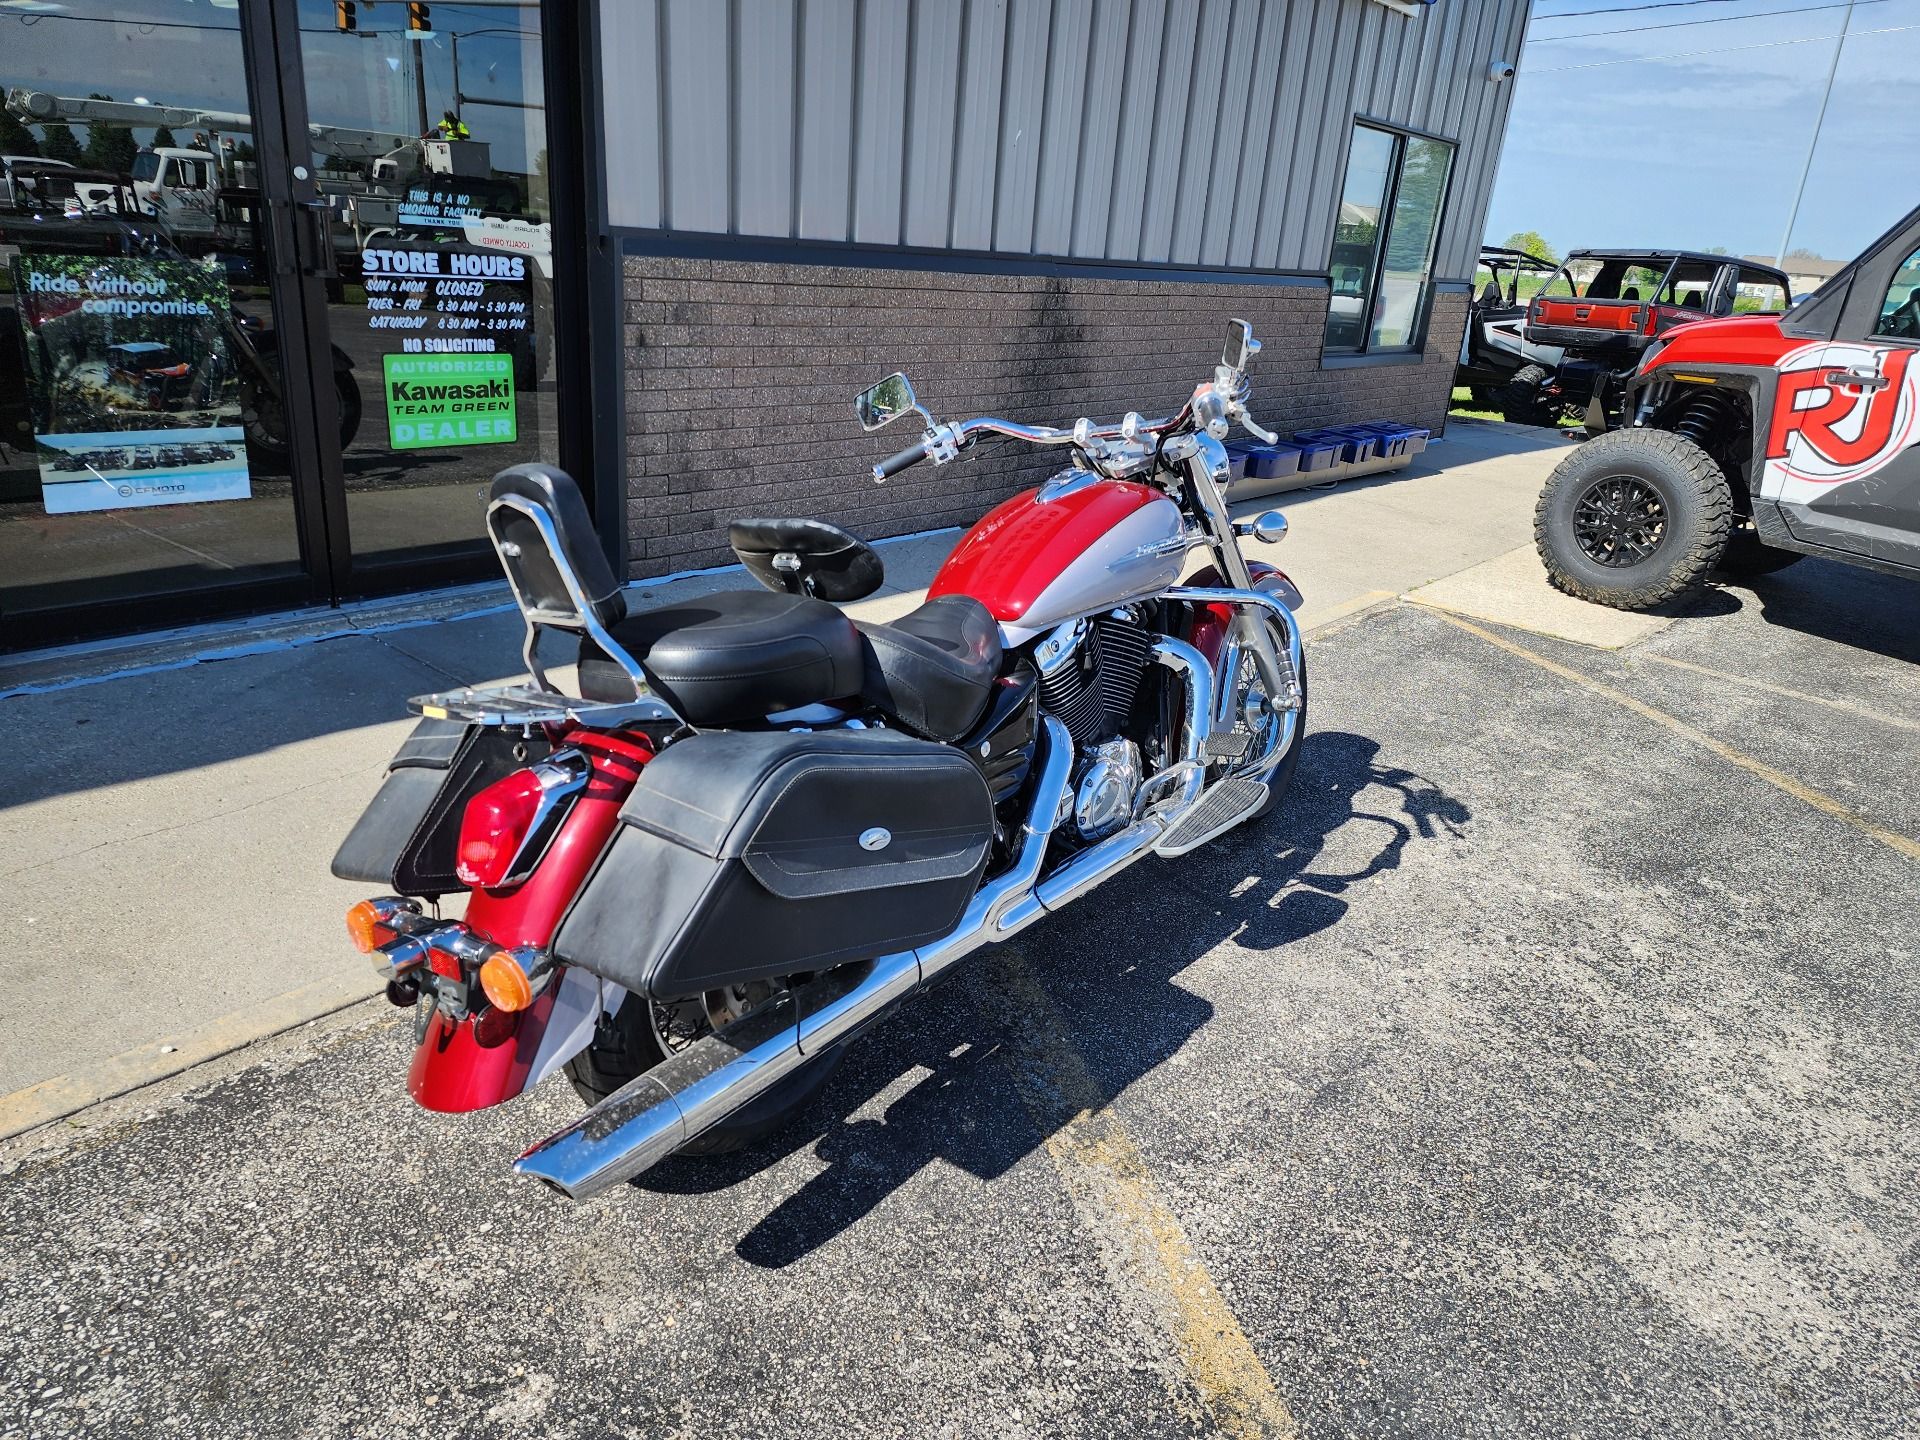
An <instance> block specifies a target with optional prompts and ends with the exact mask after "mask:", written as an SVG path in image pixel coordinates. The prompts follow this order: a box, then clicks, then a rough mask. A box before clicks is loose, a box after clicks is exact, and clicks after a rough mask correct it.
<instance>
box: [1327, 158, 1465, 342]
mask: <svg viewBox="0 0 1920 1440" xmlns="http://www.w3.org/2000/svg"><path fill="white" fill-rule="evenodd" d="M1453 148H1454V147H1453V146H1452V145H1451V144H1449V143H1448V142H1447V141H1444V140H1434V139H1430V138H1428V137H1426V136H1421V135H1406V134H1402V133H1399V132H1397V131H1392V130H1385V129H1382V128H1380V127H1378V126H1375V125H1367V124H1358V125H1355V126H1354V131H1353V146H1352V148H1351V150H1350V151H1349V152H1348V156H1347V176H1346V184H1345V185H1344V187H1343V188H1342V191H1341V197H1340V214H1339V218H1338V219H1337V220H1336V222H1335V225H1334V240H1333V255H1332V258H1331V261H1330V262H1329V265H1328V270H1329V274H1330V278H1331V281H1332V295H1331V298H1330V300H1329V303H1328V308H1327V333H1326V348H1327V349H1328V350H1329V351H1337V352H1347V353H1359V352H1363V351H1364V352H1367V353H1374V352H1381V351H1395V350H1415V349H1418V348H1419V346H1420V344H1421V342H1422V341H1423V339H1424V338H1425V337H1424V335H1423V334H1422V329H1423V327H1424V325H1425V320H1426V314H1427V298H1428V293H1429V291H1430V289H1431V286H1432V282H1433V252H1434V244H1435V241H1436V238H1437V237H1438V235H1439V231H1440V219H1441V216H1442V214H1443V213H1444V210H1445V206H1446V195H1447V180H1448V177H1449V174H1450V173H1451V170H1452V166H1453Z"/></svg>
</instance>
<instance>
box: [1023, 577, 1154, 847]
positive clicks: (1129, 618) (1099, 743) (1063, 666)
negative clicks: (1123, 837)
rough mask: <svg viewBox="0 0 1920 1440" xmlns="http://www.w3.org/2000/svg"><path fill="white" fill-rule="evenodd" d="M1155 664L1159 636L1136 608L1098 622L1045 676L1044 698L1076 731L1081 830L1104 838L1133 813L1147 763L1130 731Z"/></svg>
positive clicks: (1090, 837)
mask: <svg viewBox="0 0 1920 1440" xmlns="http://www.w3.org/2000/svg"><path fill="white" fill-rule="evenodd" d="M1152 663H1153V640H1152V637H1151V636H1149V635H1148V633H1147V631H1146V628H1145V627H1144V626H1142V625H1141V624H1140V622H1139V621H1138V620H1136V619H1135V618H1134V616H1133V615H1132V613H1131V612H1129V611H1126V610H1115V611H1112V612H1110V613H1108V614H1106V615H1102V616H1101V617H1100V618H1099V619H1097V620H1094V621H1092V622H1091V623H1090V624H1089V625H1088V626H1087V629H1086V632H1085V634H1084V635H1083V636H1082V637H1081V638H1080V642H1079V644H1078V645H1077V646H1076V647H1075V649H1074V650H1073V652H1072V653H1071V654H1070V655H1068V656H1066V657H1063V659H1062V660H1061V661H1059V662H1057V663H1055V664H1053V665H1051V666H1047V667H1044V668H1043V669H1042V671H1041V675H1040V700H1041V704H1042V705H1043V706H1044V707H1045V708H1046V710H1047V712H1048V713H1049V714H1052V715H1054V716H1056V717H1057V718H1058V719H1059V720H1060V722H1061V723H1062V724H1064V725H1065V726H1066V727H1067V732H1068V733H1069V734H1070V735H1072V736H1073V740H1074V745H1075V747H1076V748H1077V749H1078V751H1079V755H1080V759H1079V763H1078V765H1077V766H1076V768H1075V774H1074V789H1073V797H1074V799H1073V822H1074V830H1075V832H1076V833H1077V835H1078V836H1079V838H1080V839H1081V840H1083V841H1088V842H1091V841H1094V840H1100V839H1104V838H1105V837H1106V836H1108V835H1111V834H1113V833H1114V831H1116V830H1119V829H1121V828H1123V827H1124V826H1125V825H1126V824H1127V823H1128V822H1129V821H1131V820H1132V819H1133V798H1134V795H1135V794H1136V793H1137V792H1138V791H1139V789H1140V784H1141V781H1142V780H1143V779H1144V778H1145V770H1144V766H1143V764H1142V761H1141V755H1140V747H1139V746H1138V745H1136V744H1135V743H1134V742H1133V741H1131V740H1129V739H1126V738H1125V737H1124V735H1123V734H1122V732H1123V731H1124V730H1125V729H1126V728H1127V725H1128V722H1129V720H1130V719H1131V717H1132V715H1133V707H1134V701H1135V699H1136V698H1137V697H1138V695H1139V693H1140V685H1141V682H1142V680H1143V679H1144V678H1145V676H1146V671H1147V666H1149V665H1150V664H1152Z"/></svg>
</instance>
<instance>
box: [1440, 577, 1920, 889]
mask: <svg viewBox="0 0 1920 1440" xmlns="http://www.w3.org/2000/svg"><path fill="white" fill-rule="evenodd" d="M1431 613H1433V614H1435V615H1438V616H1439V617H1440V618H1441V619H1442V620H1444V621H1446V622H1447V623H1448V624H1449V625H1454V626H1457V627H1458V628H1460V629H1462V630H1465V631H1467V632H1468V633H1469V634H1473V635H1478V636H1479V637H1480V638H1481V639H1482V640H1485V641H1486V642H1487V643H1488V644H1489V645H1497V646H1499V647H1500V649H1502V650H1505V651H1506V652H1507V653H1508V654H1510V655H1518V656H1519V657H1520V658H1521V659H1522V660H1530V661H1532V662H1533V663H1534V664H1535V665H1538V666H1539V667H1540V668H1541V669H1542V670H1547V671H1550V672H1552V673H1553V674H1555V675H1558V676H1560V677H1561V679H1563V680H1570V681H1572V682H1573V683H1574V684H1575V685H1578V686H1580V687H1581V688H1582V689H1584V690H1591V691H1592V692H1593V693H1594V694H1596V695H1599V696H1602V697H1603V698H1605V699H1608V700H1611V701H1612V702H1613V703H1614V704H1616V705H1618V706H1621V707H1622V708H1623V709H1627V710H1631V711H1633V713H1634V714H1636V715H1640V716H1644V717H1645V718H1646V719H1648V720H1651V721H1653V722H1654V724H1656V725H1663V726H1665V727H1666V728H1667V729H1668V730H1671V731H1672V732H1673V733H1674V734H1676V735H1678V736H1680V738H1681V739H1683V740H1690V741H1692V742H1693V743H1694V744H1695V745H1698V746H1700V747H1701V748H1702V749H1705V750H1711V751H1712V752H1713V753H1714V754H1715V755H1718V756H1719V757H1720V758H1721V759H1722V760H1725V761H1726V762H1727V763H1728V764H1731V765H1738V766H1739V767H1740V768H1741V769H1742V770H1746V771H1748V772H1750V773H1751V774H1754V775H1758V776H1759V777H1760V778H1761V779H1762V780H1764V781H1766V782H1767V783H1768V784H1769V785H1771V786H1773V787H1774V788H1775V789H1778V790H1783V791H1785V792H1786V793H1787V794H1789V795H1791V796H1793V798H1794V799H1796V800H1799V801H1801V802H1803V803H1805V804H1807V805H1811V806H1812V807H1813V808H1814V809H1816V810H1818V811H1820V812H1821V813H1822V814H1823V815H1831V816H1832V817H1833V818H1834V819H1836V820H1839V821H1841V822H1842V823H1843V824H1847V825H1851V826H1852V827H1853V828H1854V829H1856V830H1858V831H1859V832H1860V833H1861V834H1862V835H1866V836H1868V837H1870V838H1871V839H1874V840H1878V841H1879V842H1880V843H1881V844H1882V845H1885V846H1886V847H1887V848H1888V849H1890V850H1893V851H1895V852H1897V853H1898V854H1901V855H1904V856H1906V857H1907V858H1908V859H1909V860H1920V840H1915V839H1913V838H1912V837H1911V836H1908V835H1901V834H1898V833H1897V832H1895V831H1892V830H1888V829H1885V828H1883V827H1882V826H1879V825H1876V824H1874V823H1873V822H1872V821H1871V820H1869V819H1867V818H1866V817H1865V816H1863V815H1860V814H1857V813H1855V812H1854V811H1852V810H1849V809H1848V808H1847V807H1846V806H1845V805H1842V804H1841V803H1840V802H1839V801H1838V800H1836V799H1834V798H1833V797H1832V796H1831V795H1827V794H1825V793H1823V792H1821V791H1819V790H1815V789H1814V788H1813V787H1812V786H1811V785H1804V784H1802V783H1801V782H1800V781H1798V780H1796V779H1794V778H1793V777H1792V776H1791V775H1788V774H1786V773H1785V772H1784V771H1780V770H1776V769H1774V768H1773V767H1772V766H1771V765H1769V764H1767V763H1766V762H1765V761H1764V760H1756V759H1754V758H1753V756H1751V755H1749V754H1747V753H1746V752H1745V751H1742V750H1736V749H1734V748H1733V746H1731V745H1729V744H1727V743H1726V742H1725V741H1723V740H1716V739H1714V738H1713V736H1711V735H1708V734H1706V733H1705V732H1703V731H1700V730H1696V729H1694V728H1693V726H1691V725H1689V724H1687V723H1686V721H1684V720H1676V719H1675V718H1674V717H1673V716H1671V715H1669V714H1667V713H1666V711H1664V710H1656V709H1654V708H1653V706H1651V705H1649V704H1647V703H1646V702H1645V701H1644V700H1636V699H1634V697H1633V696H1631V695H1629V694H1627V693H1626V692H1625V691H1624V690H1616V689H1614V688H1613V686H1611V685H1608V684H1606V683H1605V682H1603V681H1600V680H1596V679H1594V678H1593V677H1592V676H1591V675H1582V674H1581V673H1580V672H1579V671H1578V670H1575V669H1573V668H1572V667H1570V666H1567V665H1562V664H1560V663H1559V662H1558V661H1557V660H1549V659H1548V658H1547V657H1546V656H1544V655H1541V654H1537V653H1536V652H1534V651H1532V650H1529V649H1527V647H1526V646H1524V645H1516V644H1515V643H1514V642H1513V641H1511V640H1508V639H1506V638H1505V637H1504V636H1501V635H1496V634H1494V633H1493V632H1492V631H1491V630H1483V629H1481V628H1480V627H1479V626H1478V625H1475V624H1472V623H1471V622H1469V621H1466V620H1462V619H1461V618H1460V617H1459V616H1457V615H1450V614H1448V613H1447V612H1446V611H1444V610H1434V611H1432V612H1431Z"/></svg>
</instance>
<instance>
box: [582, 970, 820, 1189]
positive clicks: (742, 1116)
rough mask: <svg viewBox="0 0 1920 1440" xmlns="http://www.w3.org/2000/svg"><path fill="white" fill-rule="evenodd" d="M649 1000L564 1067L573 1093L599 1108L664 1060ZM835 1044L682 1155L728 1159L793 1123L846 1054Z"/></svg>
mask: <svg viewBox="0 0 1920 1440" xmlns="http://www.w3.org/2000/svg"><path fill="white" fill-rule="evenodd" d="M647 1008H648V1007H647V1001H646V1000H644V999H642V998H641V997H640V996H638V995H629V996H628V997H627V999H626V1002H625V1003H624V1004H623V1005H621V1007H620V1008H619V1010H617V1011H616V1012H614V1014H612V1015H611V1016H602V1017H601V1019H600V1023H599V1025H598V1026H597V1027H596V1028H595V1030H594V1032H593V1040H592V1043H590V1044H589V1045H588V1046H587V1048H586V1049H584V1050H582V1051H581V1052H580V1053H579V1054H577V1055H575V1056H574V1057H573V1059H571V1060H569V1061H568V1062H567V1079H568V1080H570V1081H571V1082H572V1083H573V1089H574V1093H575V1094H577V1095H578V1096H579V1097H580V1098H581V1099H582V1100H584V1101H586V1102H587V1104H589V1105H598V1104H599V1103H600V1102H601V1101H602V1100H604V1099H606V1098H607V1097H608V1096H609V1095H611V1094H613V1092H614V1091H616V1090H618V1089H619V1088H620V1087H621V1086H623V1085H625V1084H626V1083H627V1082H628V1081H630V1080H633V1079H634V1078H636V1077H637V1076H640V1075H644V1074H646V1072H647V1071H649V1070H651V1069H652V1068H653V1067H654V1066H655V1065H658V1064H659V1063H660V1062H661V1061H662V1060H664V1059H666V1051H664V1050H663V1049H662V1048H661V1047H660V1042H659V1040H658V1039H656V1038H655V1036H654V1033H653V1027H652V1025H651V1024H650V1023H648V1014H647ZM845 1048H846V1047H844V1046H840V1045H836V1046H835V1047H834V1048H833V1049H831V1050H829V1051H827V1053H826V1054H824V1055H822V1056H820V1057H819V1058H818V1059H817V1060H809V1061H808V1062H807V1063H806V1064H804V1065H802V1066H801V1067H800V1068H799V1069H798V1070H796V1071H794V1072H793V1073H792V1074H791V1075H789V1076H788V1077H787V1078H786V1079H785V1080H783V1081H781V1082H780V1083H779V1084H778V1085H775V1086H774V1087H773V1088H772V1089H771V1090H769V1091H767V1092H766V1093H765V1094H764V1095H761V1096H759V1097H758V1098H757V1099H754V1100H752V1101H750V1102H748V1103H747V1104H746V1105H743V1106H742V1107H741V1108H740V1109H738V1110H736V1111H735V1112H734V1113H733V1114H732V1115H730V1116H729V1117H728V1118H727V1119H725V1120H723V1121H721V1122H720V1123H719V1124H718V1125H715V1126H714V1127H713V1128H712V1129H711V1130H708V1131H706V1132H705V1133H704V1134H702V1135H699V1136H696V1137H695V1138H694V1139H692V1140H690V1141H688V1142H687V1143H686V1144H685V1145H683V1146H681V1147H680V1149H679V1150H678V1151H676V1152H675V1153H676V1154H680V1155H726V1154H730V1153H732V1152H733V1151H735V1150H744V1149H746V1148H747V1146H749V1145H752V1144H754V1143H755V1142H756V1141H759V1140H762V1139H765V1138H766V1137H767V1136H768V1135H771V1134H772V1133H773V1132H774V1131H776V1130H778V1129H780V1128H781V1127H782V1126H784V1125H786V1123H787V1122H788V1121H789V1120H791V1119H793V1117H794V1116H795V1115H796V1114H798V1113H799V1112H800V1111H801V1110H802V1109H804V1108H805V1107H806V1106H807V1104H808V1103H809V1102H810V1101H812V1100H813V1098H814V1097H815V1096H816V1095H818V1094H819V1093H820V1091H821V1089H822V1087H824V1086H825V1085H826V1083H827V1079H828V1077H829V1076H831V1075H832V1074H833V1071H834V1067H835V1066H837V1065H838V1064H839V1063H840V1057H841V1055H842V1054H844V1053H845Z"/></svg>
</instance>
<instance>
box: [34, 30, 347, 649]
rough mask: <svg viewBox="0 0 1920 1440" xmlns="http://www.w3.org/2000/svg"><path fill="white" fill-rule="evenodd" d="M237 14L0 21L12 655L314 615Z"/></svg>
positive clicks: (307, 528)
mask: <svg viewBox="0 0 1920 1440" xmlns="http://www.w3.org/2000/svg"><path fill="white" fill-rule="evenodd" d="M246 58H247V52H246V37H245V35H244V34H243V30H242V22H241V15H240V13H239V11H238V10H237V9H235V8H234V7H233V6H231V5H229V6H227V7H225V8H223V7H222V6H221V5H219V4H218V3H215V4H211V5H208V4H196V5H188V4H183V3H181V0H122V3H111V4H109V3H90V0H67V3H63V4H59V5H51V4H44V5H43V4H34V5H16V6H7V7H0V649H17V648H22V647H24V646H26V645H31V644H41V643H46V642H47V641H49V640H59V639H65V638H69V637H70V636H72V635H75V634H79V633H84V632H86V631H88V630H100V629H110V630H111V629H118V630H134V629H141V628H150V627H152V626H154V625H156V624H164V623H168V622H169V621H170V620H173V619H176V618H178V619H185V618H196V617H198V616H200V615H204V614H206V613H209V612H211V611H215V610H219V609H221V608H233V607H235V606H251V607H254V608H265V607H268V606H273V605H284V604H299V603H309V602H312V601H315V600H320V599H324V598H326V596H327V593H328V590H327V586H326V583H325V581H324V578H323V577H324V575H325V570H326V567H325V557H324V551H325V549H326V546H327V539H326V533H325V530H324V524H323V519H322V515H321V507H320V505H319V504H318V503H317V498H318V497H317V495H316V494H315V493H314V492H312V491H311V490H310V489H308V490H306V491H305V492H304V493H303V488H302V484H301V483H300V482H299V481H297V480H296V478H295V476H294V474H293V471H294V470H295V469H296V468H298V467H297V466H296V465H295V464H294V463H293V461H294V457H295V456H296V454H297V453H298V452H299V450H300V449H301V446H302V439H301V436H300V433H299V431H298V430H297V429H296V428H294V426H293V425H292V424H291V422H290V419H289V416H290V413H291V411H292V410H294V409H297V408H298V407H290V406H289V404H288V397H289V393H290V387H297V386H300V385H303V384H305V383H306V382H305V377H304V376H303V375H302V374H300V373H299V367H298V366H297V365H294V364H291V363H290V358H289V353H288V350H287V347H286V346H285V345H284V344H283V340H284V338H285V331H284V329H283V327H282V325H281V324H280V320H281V318H282V317H283V315H284V313H285V306H284V303H276V301H277V300H278V301H284V296H283V294H282V291H283V290H284V288H285V285H286V281H287V277H288V275H289V273H290V271H291V269H292V266H291V265H290V264H289V263H288V257H287V256H286V255H285V254H284V253H283V252H282V251H281V249H280V247H279V246H278V245H277V244H276V240H275V237H274V233H273V231H274V227H273V226H271V225H269V224H268V223H267V217H268V211H269V203H268V202H269V194H268V193H267V192H263V189H262V174H261V165H260V159H259V148H258V145H257V137H256V135H255V133H254V120H253V117H254V116H256V115H260V114H262V113H264V112H266V111H270V110H271V108H272V106H273V103H274V102H273V97H272V96H271V95H268V96H262V95H257V94H254V93H253V92H252V88H251V87H250V85H249V83H248V80H247V73H248V66H247V64H246Z"/></svg>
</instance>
